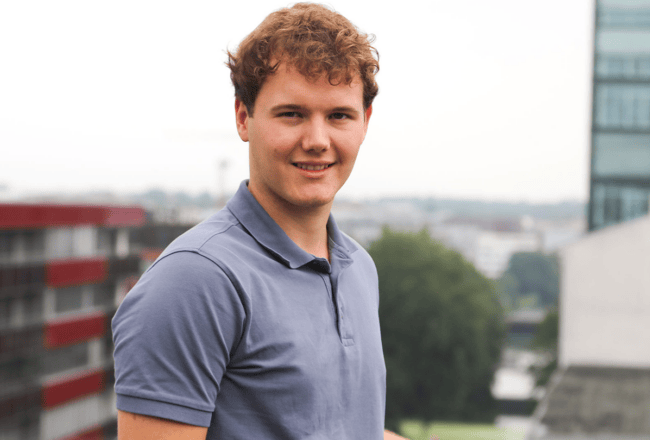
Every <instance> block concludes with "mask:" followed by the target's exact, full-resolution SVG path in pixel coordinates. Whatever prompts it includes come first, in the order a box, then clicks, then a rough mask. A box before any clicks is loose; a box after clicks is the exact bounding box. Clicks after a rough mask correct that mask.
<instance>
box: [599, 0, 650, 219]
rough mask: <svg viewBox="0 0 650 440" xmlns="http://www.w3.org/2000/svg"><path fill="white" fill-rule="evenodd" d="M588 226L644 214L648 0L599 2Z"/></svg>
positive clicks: (648, 183)
mask: <svg viewBox="0 0 650 440" xmlns="http://www.w3.org/2000/svg"><path fill="white" fill-rule="evenodd" d="M594 38H595V46H594V73H593V117H592V128H591V182H590V183H591V185H590V196H589V230H597V229H600V228H603V227H605V226H608V225H612V224H616V223H620V222H624V221H627V220H630V219H633V218H637V217H640V216H643V215H645V214H646V213H647V212H648V198H649V197H650V0H597V1H596V24H595V37H594Z"/></svg>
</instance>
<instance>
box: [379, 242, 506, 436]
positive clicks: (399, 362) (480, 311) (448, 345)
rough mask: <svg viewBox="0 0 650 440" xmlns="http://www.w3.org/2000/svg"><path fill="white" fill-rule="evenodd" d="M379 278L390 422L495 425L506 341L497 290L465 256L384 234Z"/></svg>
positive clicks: (393, 424) (437, 245) (391, 425)
mask: <svg viewBox="0 0 650 440" xmlns="http://www.w3.org/2000/svg"><path fill="white" fill-rule="evenodd" d="M369 252H370V254H371V255H372V257H373V259H374V261H375V264H376V265H377V270H378V273H379V292H380V305H379V315H380V320H381V330H382V341H383V346H384V356H385V359H386V368H387V370H388V377H387V405H386V422H387V427H388V428H389V429H391V428H392V429H393V430H395V429H396V428H397V427H398V426H397V423H398V421H399V420H402V419H405V418H415V419H421V420H428V421H431V420H441V419H444V420H473V421H478V420H490V421H491V419H492V418H493V417H494V415H495V405H494V401H493V399H492V395H491V393H490V384H491V381H492V378H493V374H494V371H495V369H496V366H497V363H498V361H499V357H500V352H501V345H502V341H503V336H504V326H503V312H502V309H501V306H500V304H499V302H498V300H497V297H496V294H495V292H494V289H493V283H491V282H490V281H489V280H487V279H486V278H485V277H484V276H483V275H481V274H480V273H479V272H478V271H477V270H476V269H475V268H474V266H473V265H472V264H470V263H469V262H467V261H466V260H465V259H464V258H463V257H462V256H461V255H460V254H458V253H457V252H455V251H452V250H450V249H447V248H446V247H444V246H443V245H442V244H440V243H438V242H436V241H434V240H432V239H431V238H430V237H429V235H428V234H427V233H426V232H425V231H422V232H420V233H418V234H413V233H400V232H393V231H391V230H389V229H384V231H383V235H382V237H381V238H380V239H379V240H377V241H376V242H374V243H373V244H372V245H371V246H370V249H369Z"/></svg>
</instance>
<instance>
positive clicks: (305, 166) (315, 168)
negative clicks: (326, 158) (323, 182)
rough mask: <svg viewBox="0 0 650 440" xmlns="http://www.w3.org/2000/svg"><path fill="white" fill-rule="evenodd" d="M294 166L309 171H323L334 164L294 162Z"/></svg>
mask: <svg viewBox="0 0 650 440" xmlns="http://www.w3.org/2000/svg"><path fill="white" fill-rule="evenodd" d="M294 166H296V167H298V168H300V169H301V170H308V171H321V170H324V169H325V168H329V167H330V166H332V164H327V165H308V164H304V163H294Z"/></svg>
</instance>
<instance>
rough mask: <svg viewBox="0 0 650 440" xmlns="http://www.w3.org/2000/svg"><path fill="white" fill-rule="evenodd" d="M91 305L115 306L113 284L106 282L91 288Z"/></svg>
mask: <svg viewBox="0 0 650 440" xmlns="http://www.w3.org/2000/svg"><path fill="white" fill-rule="evenodd" d="M93 305H95V306H100V307H111V306H114V305H115V283H114V282H107V283H103V284H96V285H94V286H93Z"/></svg>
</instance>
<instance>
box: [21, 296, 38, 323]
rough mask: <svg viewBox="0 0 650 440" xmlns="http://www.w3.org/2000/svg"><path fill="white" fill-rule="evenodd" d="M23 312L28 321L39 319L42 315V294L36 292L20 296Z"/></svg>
mask: <svg viewBox="0 0 650 440" xmlns="http://www.w3.org/2000/svg"><path fill="white" fill-rule="evenodd" d="M22 301H23V313H24V317H25V320H26V321H28V322H33V321H40V320H41V318H42V316H43V296H42V295H39V294H37V293H27V294H26V295H24V296H23V297H22Z"/></svg>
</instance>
